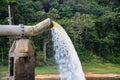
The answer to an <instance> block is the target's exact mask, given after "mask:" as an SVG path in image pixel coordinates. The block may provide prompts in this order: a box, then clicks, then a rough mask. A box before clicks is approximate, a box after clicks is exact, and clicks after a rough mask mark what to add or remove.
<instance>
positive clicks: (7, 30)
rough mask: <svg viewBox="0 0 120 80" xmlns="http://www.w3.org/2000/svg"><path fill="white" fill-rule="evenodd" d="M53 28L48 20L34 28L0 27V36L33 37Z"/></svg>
mask: <svg viewBox="0 0 120 80" xmlns="http://www.w3.org/2000/svg"><path fill="white" fill-rule="evenodd" d="M51 27H53V24H52V21H51V20H50V19H49V18H48V19H46V20H44V21H42V22H40V23H38V24H36V25H34V26H24V25H21V24H20V25H0V36H20V35H24V36H35V35H38V34H39V33H42V32H44V31H46V30H48V29H50V28H51Z"/></svg>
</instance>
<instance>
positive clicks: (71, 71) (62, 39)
mask: <svg viewBox="0 0 120 80" xmlns="http://www.w3.org/2000/svg"><path fill="white" fill-rule="evenodd" d="M53 23H54V27H53V28H52V35H53V43H54V51H55V55H54V57H55V60H56V62H57V64H58V66H59V72H60V75H61V78H60V80H85V77H84V73H83V70H82V66H81V63H80V60H79V58H78V55H77V52H76V50H75V48H74V46H73V44H72V41H71V39H70V38H69V36H68V35H67V33H66V32H65V30H64V29H63V28H62V27H61V26H60V25H59V24H57V23H55V22H53Z"/></svg>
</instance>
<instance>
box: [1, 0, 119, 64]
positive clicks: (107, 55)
mask: <svg viewBox="0 0 120 80" xmlns="http://www.w3.org/2000/svg"><path fill="white" fill-rule="evenodd" d="M8 4H10V5H11V12H12V22H13V23H12V24H15V25H18V24H24V25H33V24H36V23H38V22H40V21H42V20H44V19H46V18H48V17H49V18H51V19H52V20H54V21H56V22H58V23H59V24H60V25H62V26H63V28H64V29H65V30H66V31H67V33H68V35H69V36H70V37H71V40H72V42H73V44H74V46H75V48H76V50H77V52H78V55H79V57H80V59H81V61H83V62H89V61H92V60H93V59H94V58H97V59H102V60H104V62H112V63H117V64H120V0H0V24H8V21H7V17H8V11H7V10H8V9H7V6H8ZM28 38H29V39H31V42H32V44H33V47H34V49H35V56H36V60H37V61H38V64H41V63H39V60H43V61H45V62H46V60H47V61H51V62H52V57H53V55H54V51H53V50H52V36H51V34H50V30H49V31H47V32H45V33H43V34H40V35H38V36H36V37H28ZM8 41H9V40H8V38H7V37H0V63H2V62H1V61H3V62H4V61H6V60H7V58H8V51H9V47H10V46H9V43H8ZM44 46H46V47H47V50H46V53H47V59H46V58H44V49H43V48H44ZM45 59H46V60H45ZM37 61H36V62H37Z"/></svg>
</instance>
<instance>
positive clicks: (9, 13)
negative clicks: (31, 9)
mask: <svg viewBox="0 0 120 80" xmlns="http://www.w3.org/2000/svg"><path fill="white" fill-rule="evenodd" d="M8 15H9V17H8V22H9V25H12V17H11V9H10V5H8Z"/></svg>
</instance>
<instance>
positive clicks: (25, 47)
mask: <svg viewBox="0 0 120 80" xmlns="http://www.w3.org/2000/svg"><path fill="white" fill-rule="evenodd" d="M9 80H35V79H34V51H33V48H32V45H31V43H30V41H29V40H28V39H20V40H17V41H15V42H14V43H13V45H12V47H11V49H10V51H9Z"/></svg>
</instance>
